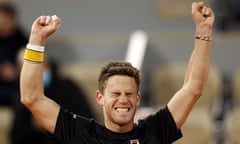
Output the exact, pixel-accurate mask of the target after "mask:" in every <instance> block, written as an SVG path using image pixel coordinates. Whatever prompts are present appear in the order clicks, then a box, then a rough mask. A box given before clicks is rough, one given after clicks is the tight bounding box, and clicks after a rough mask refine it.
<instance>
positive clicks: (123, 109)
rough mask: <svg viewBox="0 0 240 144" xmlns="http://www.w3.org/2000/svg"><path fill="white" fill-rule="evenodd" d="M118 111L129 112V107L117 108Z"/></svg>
mask: <svg viewBox="0 0 240 144" xmlns="http://www.w3.org/2000/svg"><path fill="white" fill-rule="evenodd" d="M116 110H117V112H128V108H117V109H116Z"/></svg>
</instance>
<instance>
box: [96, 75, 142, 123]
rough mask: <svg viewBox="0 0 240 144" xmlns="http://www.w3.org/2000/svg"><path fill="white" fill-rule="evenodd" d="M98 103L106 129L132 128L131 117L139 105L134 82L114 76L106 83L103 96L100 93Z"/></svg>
mask: <svg viewBox="0 0 240 144" xmlns="http://www.w3.org/2000/svg"><path fill="white" fill-rule="evenodd" d="M97 95H99V99H98V98H97V99H98V103H100V104H101V105H103V112H104V120H105V125H106V126H107V127H112V126H113V125H116V126H130V127H132V126H133V117H134V114H135V112H136V108H137V106H138V105H139V103H140V93H139V92H138V89H137V85H136V82H135V80H134V79H133V78H131V77H129V76H121V75H115V76H111V77H110V78H109V79H108V80H107V81H106V87H105V90H104V94H101V93H100V92H99V93H98V94H97Z"/></svg>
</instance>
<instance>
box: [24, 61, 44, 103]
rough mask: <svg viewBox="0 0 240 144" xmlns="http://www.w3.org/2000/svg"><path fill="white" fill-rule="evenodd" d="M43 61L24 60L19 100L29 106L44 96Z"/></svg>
mask: <svg viewBox="0 0 240 144" xmlns="http://www.w3.org/2000/svg"><path fill="white" fill-rule="evenodd" d="M42 73H43V63H36V62H31V61H26V60H24V62H23V65H22V71H21V76H20V86H21V87H20V90H21V101H22V103H23V104H25V105H26V106H31V105H32V103H34V102H36V101H37V100H38V99H41V98H42V97H43V96H44V92H43V82H42V81H43V80H42Z"/></svg>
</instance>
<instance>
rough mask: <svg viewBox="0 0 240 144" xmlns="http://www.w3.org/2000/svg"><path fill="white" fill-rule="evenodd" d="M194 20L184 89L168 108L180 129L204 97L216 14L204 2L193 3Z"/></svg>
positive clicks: (175, 96)
mask: <svg viewBox="0 0 240 144" xmlns="http://www.w3.org/2000/svg"><path fill="white" fill-rule="evenodd" d="M192 18H193V21H194V22H195V25H196V33H195V41H194V49H193V52H192V55H191V57H190V60H189V64H188V67H187V71H186V75H185V80H184V84H183V87H182V88H181V89H180V90H179V91H178V92H177V93H176V94H175V95H174V96H173V98H172V99H171V100H170V101H169V103H168V108H169V110H170V112H171V113H172V115H173V118H174V120H175V122H176V124H177V127H178V128H180V127H181V126H182V125H183V124H184V122H185V121H186V119H187V117H188V115H189V113H190V111H191V110H192V108H193V106H194V104H195V103H196V102H197V100H198V99H199V97H200V96H201V95H202V92H203V90H204V86H205V83H206V81H207V79H208V71H209V65H210V51H211V36H212V28H213V23H214V13H213V11H212V10H211V9H210V8H208V7H206V6H205V5H204V3H203V2H193V3H192Z"/></svg>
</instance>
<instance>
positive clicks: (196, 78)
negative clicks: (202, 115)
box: [20, 2, 214, 144]
mask: <svg viewBox="0 0 240 144" xmlns="http://www.w3.org/2000/svg"><path fill="white" fill-rule="evenodd" d="M192 17H193V20H194V22H195V24H196V33H195V34H196V36H195V46H194V50H193V53H192V56H191V58H190V61H189V65H188V68H187V71H186V76H185V81H184V84H183V86H182V88H181V89H180V90H179V91H178V92H177V93H176V94H175V95H174V96H173V98H172V99H171V100H170V101H169V103H168V104H167V106H166V107H165V108H164V109H161V110H159V111H158V112H157V113H156V114H153V115H151V116H149V117H147V118H146V119H145V120H143V121H141V122H139V123H138V125H135V124H134V119H133V118H134V114H135V111H136V108H137V106H138V105H139V103H140V92H139V84H140V78H139V71H138V70H137V69H136V68H134V67H132V65H131V64H129V63H126V62H110V63H109V64H107V65H106V66H105V67H104V68H103V69H102V71H101V73H100V76H99V80H98V81H99V84H98V90H97V91H96V100H97V102H98V104H100V105H102V107H103V114H104V126H102V125H100V124H98V123H96V122H95V121H94V120H91V119H87V118H84V117H82V116H78V115H76V114H73V113H71V112H68V111H66V110H64V109H63V108H61V106H59V105H58V104H57V103H56V102H54V101H53V100H51V99H49V98H47V97H46V96H45V95H44V90H43V82H42V73H43V52H44V46H45V42H46V39H47V38H48V37H49V36H50V35H51V34H53V33H54V32H55V31H56V30H57V28H58V27H59V25H60V24H61V20H60V19H59V18H57V17H56V16H52V17H50V16H41V17H39V18H37V19H36V20H35V22H34V23H33V25H32V31H31V35H30V39H29V44H30V45H27V49H26V51H25V61H24V64H23V67H22V72H21V83H20V84H21V101H22V103H23V104H25V105H26V106H27V107H28V108H29V109H30V111H31V112H32V113H33V115H34V116H35V117H36V119H37V120H38V121H39V122H40V123H41V124H42V126H43V127H44V128H45V129H47V130H48V131H49V132H50V133H52V134H54V135H55V136H56V137H58V139H59V140H60V141H61V142H62V143H68V144H79V143H84V144H85V143H86V144H96V143H99V144H124V143H126V144H127V143H130V144H155V143H162V144H169V143H172V142H173V141H175V140H177V139H178V138H180V137H181V132H180V128H181V127H182V125H183V124H184V122H185V121H186V119H187V116H188V115H189V112H190V111H191V109H192V108H193V106H194V104H195V103H196V101H197V100H198V98H199V97H200V96H201V94H202V92H203V89H204V85H205V83H206V81H207V77H208V70H209V64H210V46H211V35H212V27H213V22H214V13H213V11H212V10H211V9H210V8H208V7H206V6H205V5H204V3H203V2H193V3H192Z"/></svg>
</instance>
